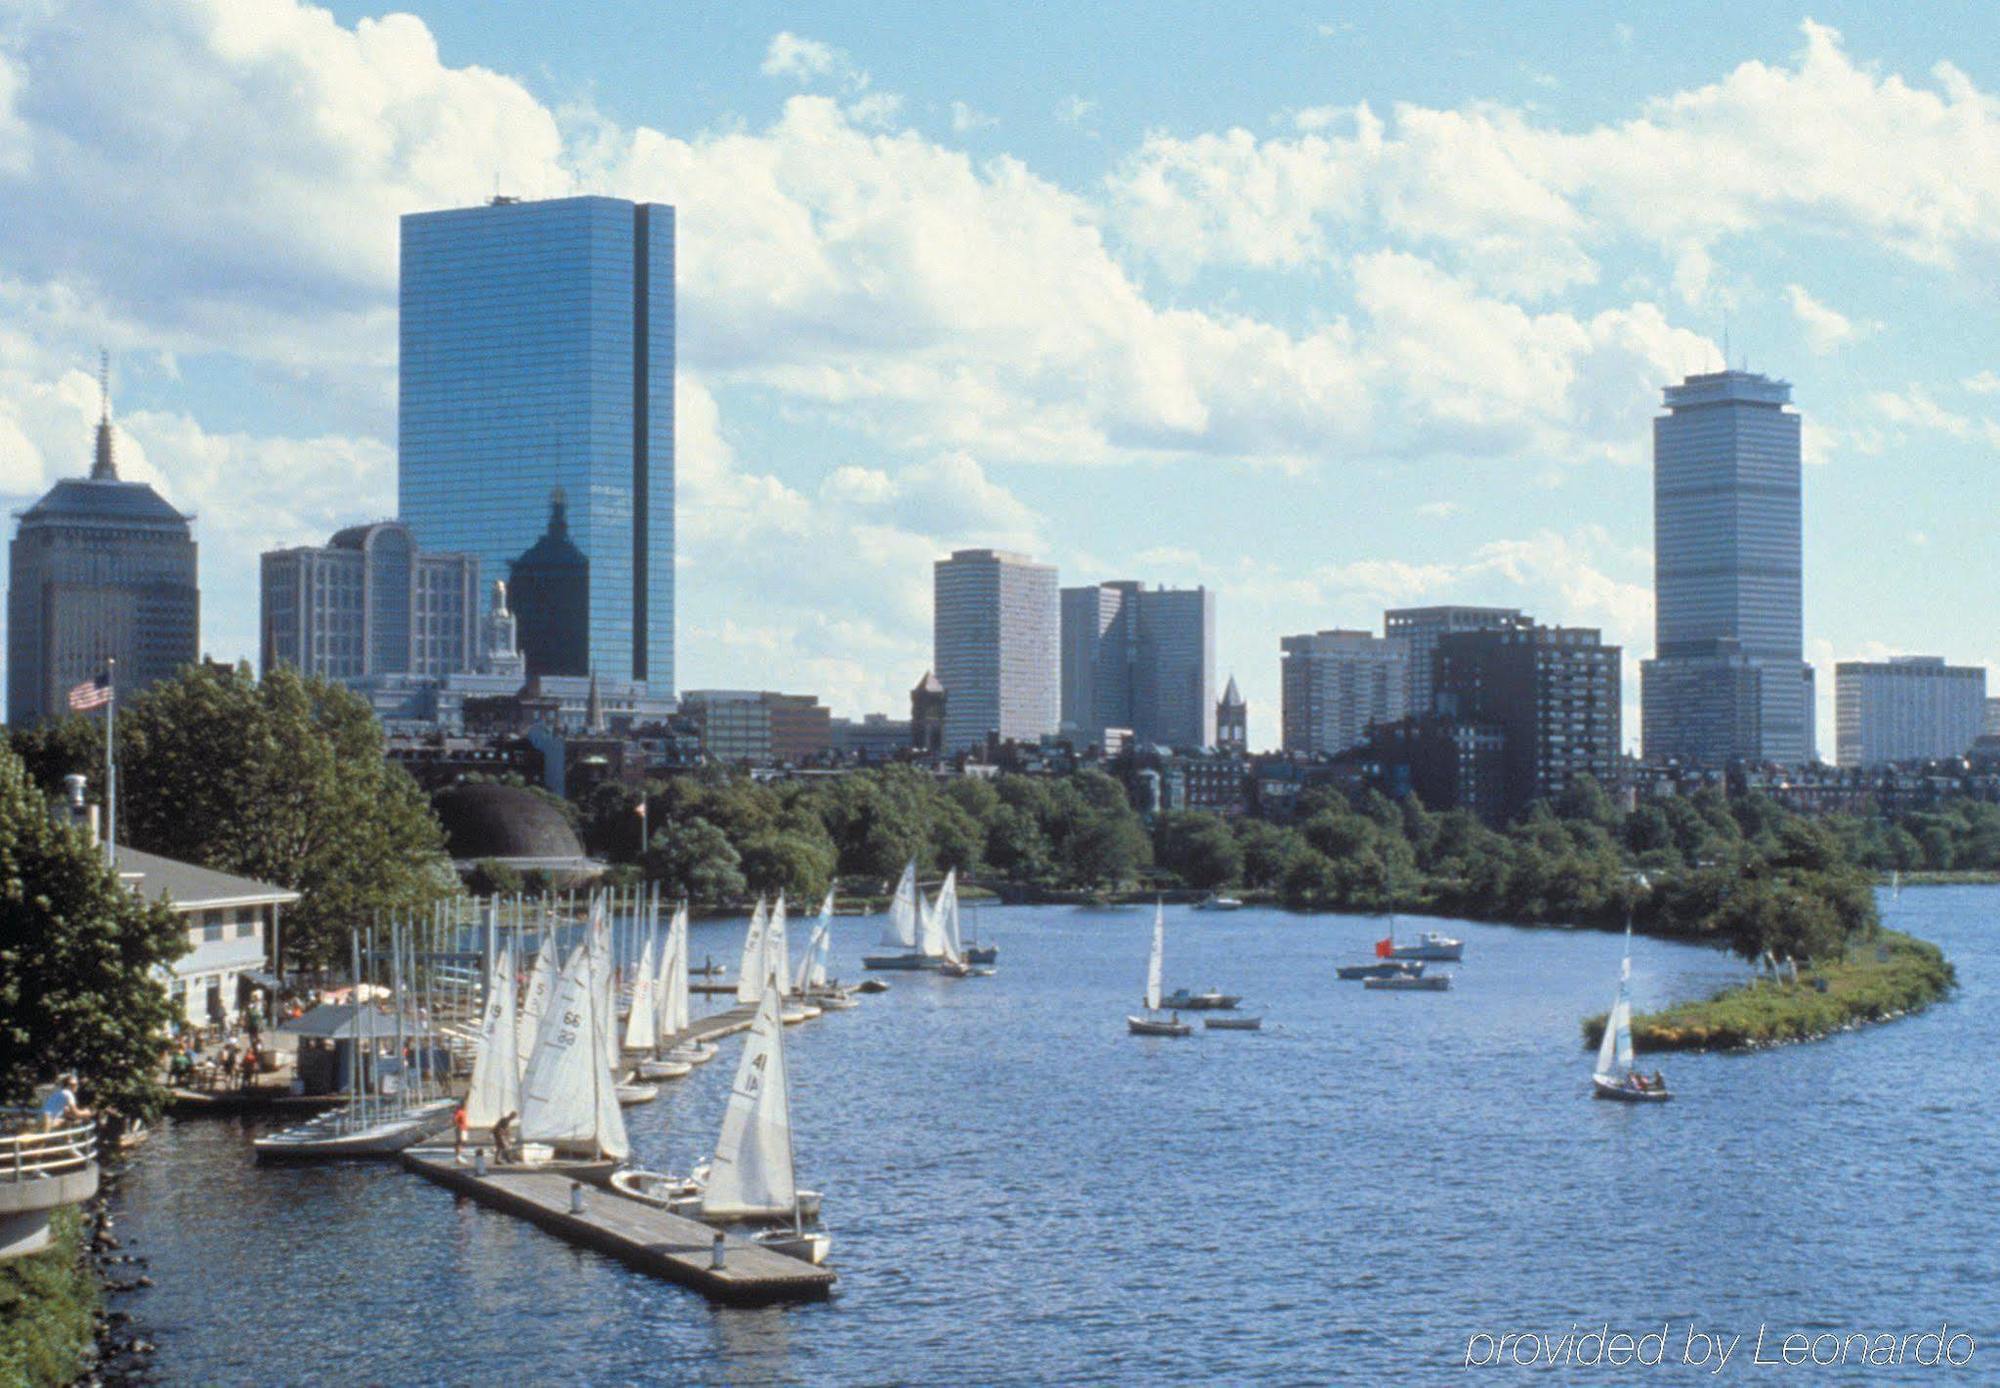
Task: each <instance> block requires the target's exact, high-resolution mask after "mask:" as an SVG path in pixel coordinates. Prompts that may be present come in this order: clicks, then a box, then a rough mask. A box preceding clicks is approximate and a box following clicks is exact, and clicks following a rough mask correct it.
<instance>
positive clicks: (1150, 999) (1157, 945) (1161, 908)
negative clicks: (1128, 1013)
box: [1146, 902, 1167, 1012]
mask: <svg viewBox="0 0 2000 1388" xmlns="http://www.w3.org/2000/svg"><path fill="white" fill-rule="evenodd" d="M1166 962H1167V907H1166V903H1165V902H1160V903H1157V904H1155V905H1154V907H1153V954H1152V957H1151V958H1150V959H1148V960H1147V961H1146V1007H1147V1008H1148V1010H1150V1011H1154V1012H1157V1011H1159V1010H1160V976H1161V974H1162V973H1163V972H1164V971H1165V968H1166Z"/></svg>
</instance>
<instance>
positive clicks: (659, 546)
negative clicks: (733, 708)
mask: <svg viewBox="0 0 2000 1388" xmlns="http://www.w3.org/2000/svg"><path fill="white" fill-rule="evenodd" d="M402 254H403V260H402V369H401V376H400V396H399V400H400V406H401V414H400V419H399V429H398V442H399V447H400V465H399V470H398V502H399V505H400V507H401V515H402V519H403V520H404V521H405V522H407V523H408V525H409V526H410V528H411V530H412V531H413V532H414V533H415V535H416V539H417V542H418V543H419V544H420V545H422V546H423V547H424V548H426V549H430V550H440V551H445V550H449V551H455V552H462V553H467V554H472V555H475V556H477V558H478V559H479V562H480V564H481V566H482V572H483V577H484V578H485V579H486V580H488V581H490V580H493V579H498V578H507V577H509V575H510V574H513V575H514V580H513V586H512V590H511V591H512V593H513V598H514V608H515V613H516V615H517V616H518V618H519V621H520V626H521V640H522V645H523V652H524V654H525V655H527V657H528V662H529V665H530V667H531V668H532V669H535V670H536V671H537V672H538V673H546V674H551V675H559V676H562V675H585V674H589V673H591V672H593V671H594V672H596V673H598V674H600V675H601V676H603V677H604V678H605V679H606V680H607V681H614V682H625V681H632V682H637V683H640V684H647V685H650V686H652V687H654V688H656V689H659V690H664V691H667V692H669V693H670V692H671V691H672V689H673V682H674V210H673V208H671V207H668V206H665V205H662V204H659V203H637V204H634V203H630V202H626V201H623V200H622V199H618V198H601V197H580V198H558V199H555V200H552V201H547V202H521V201H518V200H515V199H511V198H495V199H494V200H493V202H492V204H490V205H488V206H485V207H469V208H459V209H455V210H452V211H446V212H424V213H414V214H411V215H409V216H406V217H404V218H403V222H402ZM558 494H560V497H561V498H564V499H565V500H564V503H563V504H564V505H565V506H566V510H565V511H564V513H563V514H562V515H561V516H560V517H558V519H560V520H561V521H562V522H563V536H562V538H563V539H564V540H566V541H567V542H568V543H569V544H571V545H573V546H574V549H575V554H576V555H577V556H578V557H579V559H580V561H581V568H580V569H577V570H576V571H575V573H574V574H572V575H570V576H569V577H570V578H572V579H573V580H574V581H573V583H571V584H569V585H568V586H563V585H557V588H556V590H555V591H556V593H557V595H558V597H560V599H561V600H562V601H563V602H564V603H569V602H571V600H572V599H573V598H574V599H575V600H576V605H577V607H578V608H580V610H581V612H582V614H583V617H582V630H581V631H580V632H575V633H574V639H573V641H572V642H568V643H564V642H557V643H555V644H554V645H551V644H550V642H549V641H547V640H545V639H544V636H543V633H546V632H548V631H549V630H551V629H552V628H562V629H565V630H567V629H570V628H573V627H574V626H575V625H576V622H575V618H574V615H573V613H572V612H571V611H570V610H569V609H568V608H567V607H565V608H564V609H563V610H561V611H557V610H554V609H549V608H547V603H546V591H547V589H546V585H544V586H538V585H537V584H536V583H535V582H533V581H532V575H530V576H528V581H524V578H523V576H522V575H520V574H519V573H518V572H517V570H518V566H519V564H520V563H521V561H523V560H524V559H526V558H528V557H529V551H530V549H531V547H536V546H538V545H540V543H541V542H542V540H543V539H544V538H545V535H546V534H547V533H549V532H551V531H553V529H554V528H555V527H554V525H553V524H552V518H551V499H552V497H556V496H557V495H558ZM544 557H545V556H544ZM564 557H567V556H564ZM531 568H532V565H531Z"/></svg>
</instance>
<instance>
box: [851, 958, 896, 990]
mask: <svg viewBox="0 0 2000 1388" xmlns="http://www.w3.org/2000/svg"><path fill="white" fill-rule="evenodd" d="M863 962H866V961H863ZM854 991H855V992H857V993H886V992H888V991H889V985H888V984H886V983H884V982H883V981H882V980H881V979H879V978H864V979H862V980H861V981H860V982H859V983H857V984H855V985H854Z"/></svg>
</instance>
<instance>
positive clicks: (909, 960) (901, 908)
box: [861, 858, 932, 971]
mask: <svg viewBox="0 0 2000 1388" xmlns="http://www.w3.org/2000/svg"><path fill="white" fill-rule="evenodd" d="M917 911H918V896H917V860H916V859H915V858H912V859H910V862H909V865H908V866H907V867H905V868H904V869H903V876H902V878H901V879H900V880H899V881H898V882H897V883H896V894H895V895H894V896H892V897H891V898H889V914H888V918H887V920H886V921H885V922H884V923H883V927H882V948H883V950H884V951H885V952H884V953H880V954H864V955H862V956H861V967H862V968H864V969H894V970H899V971H911V970H917V969H928V968H930V967H932V965H931V961H930V960H929V958H927V957H926V956H925V954H924V953H923V951H922V950H920V949H918V948H917Z"/></svg>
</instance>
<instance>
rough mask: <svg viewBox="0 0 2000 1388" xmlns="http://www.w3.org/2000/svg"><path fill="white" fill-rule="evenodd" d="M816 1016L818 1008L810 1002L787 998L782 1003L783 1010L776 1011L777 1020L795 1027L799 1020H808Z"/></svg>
mask: <svg viewBox="0 0 2000 1388" xmlns="http://www.w3.org/2000/svg"><path fill="white" fill-rule="evenodd" d="M817 1016H819V1008H818V1007H816V1006H815V1005H813V1004H812V1003H809V1002H792V1001H790V1000H789V999H788V1000H787V1001H786V1002H785V1004H784V1010H783V1011H781V1012H779V1013H778V1020H779V1021H781V1022H783V1023H784V1024H785V1025H786V1026H788V1027H795V1026H797V1025H798V1024H799V1023H800V1022H810V1021H811V1020H812V1019H813V1018H815V1017H817Z"/></svg>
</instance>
